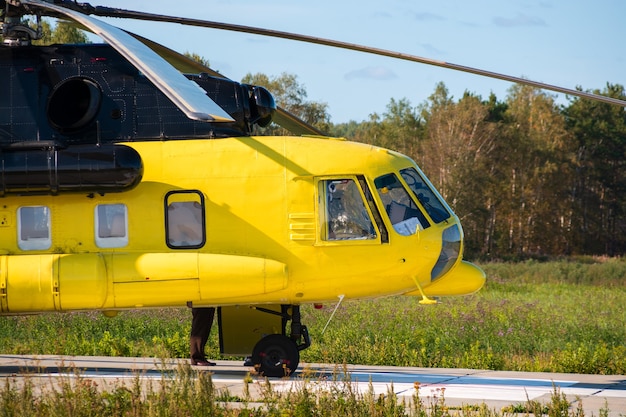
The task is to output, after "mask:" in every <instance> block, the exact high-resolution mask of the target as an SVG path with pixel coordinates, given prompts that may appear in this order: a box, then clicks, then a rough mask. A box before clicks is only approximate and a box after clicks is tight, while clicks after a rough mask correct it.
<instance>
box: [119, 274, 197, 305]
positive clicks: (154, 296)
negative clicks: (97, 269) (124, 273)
mask: <svg viewBox="0 0 626 417" xmlns="http://www.w3.org/2000/svg"><path fill="white" fill-rule="evenodd" d="M113 292H114V294H115V308H139V307H167V306H182V305H185V304H186V303H187V302H188V301H191V300H197V299H198V297H199V293H198V280H197V279H177V280H172V281H144V282H117V283H114V284H113Z"/></svg>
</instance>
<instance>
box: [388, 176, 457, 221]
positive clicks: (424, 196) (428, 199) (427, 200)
mask: <svg viewBox="0 0 626 417" xmlns="http://www.w3.org/2000/svg"><path fill="white" fill-rule="evenodd" d="M400 175H402V179H404V181H405V182H406V183H407V185H408V186H409V187H410V188H411V191H413V194H414V195H415V197H416V198H417V200H418V201H419V202H420V203H421V204H422V206H424V209H425V210H426V212H427V213H428V215H429V216H430V218H431V219H433V221H434V222H435V223H437V224H438V223H441V222H442V221H444V220H447V219H449V218H450V216H451V215H452V214H451V213H450V212H449V211H448V209H447V208H446V206H445V205H444V204H443V203H442V202H441V200H440V199H439V197H438V196H437V194H435V193H434V192H433V190H432V189H431V188H430V186H429V185H428V183H427V182H426V180H425V179H424V178H423V177H422V176H421V175H420V174H419V173H418V172H417V170H415V169H414V168H406V169H403V170H401V171H400Z"/></svg>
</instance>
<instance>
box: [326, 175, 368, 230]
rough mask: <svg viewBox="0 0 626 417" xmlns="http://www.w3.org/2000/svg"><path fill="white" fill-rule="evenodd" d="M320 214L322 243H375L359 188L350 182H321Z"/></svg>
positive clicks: (336, 180)
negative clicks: (359, 241)
mask: <svg viewBox="0 0 626 417" xmlns="http://www.w3.org/2000/svg"><path fill="white" fill-rule="evenodd" d="M320 196H322V198H323V201H324V210H322V215H323V219H322V224H323V231H322V239H324V240H330V241H337V240H369V239H377V235H376V229H375V228H374V225H373V223H372V219H371V217H370V214H369V212H368V211H367V208H366V205H365V201H364V199H363V194H362V192H361V190H360V187H359V185H358V184H357V182H355V181H354V180H352V179H333V180H324V181H320Z"/></svg>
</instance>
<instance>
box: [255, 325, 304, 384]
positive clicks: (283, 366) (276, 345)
mask: <svg viewBox="0 0 626 417" xmlns="http://www.w3.org/2000/svg"><path fill="white" fill-rule="evenodd" d="M252 363H254V367H255V368H256V369H257V371H258V372H259V374H260V375H263V376H269V377H284V376H290V375H291V374H292V373H293V372H295V370H296V369H297V368H298V364H299V363H300V352H299V351H298V347H297V346H296V344H295V343H294V342H293V340H291V339H290V338H288V337H287V336H283V335H282V334H271V335H269V336H265V337H264V338H263V339H261V340H259V342H258V343H257V344H256V346H254V350H253V351H252Z"/></svg>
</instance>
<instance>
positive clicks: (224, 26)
mask: <svg viewBox="0 0 626 417" xmlns="http://www.w3.org/2000/svg"><path fill="white" fill-rule="evenodd" d="M89 12H90V13H93V14H95V15H98V16H106V17H119V18H127V19H137V20H149V21H158V22H169V23H179V24H181V25H186V26H199V27H204V28H212V29H221V30H228V31H231V32H242V33H250V34H254V35H262V36H269V37H273V38H281V39H289V40H294V41H300V42H307V43H314V44H318V45H324V46H332V47H334V48H341V49H348V50H352V51H358V52H365V53H369V54H374V55H381V56H386V57H390V58H396V59H402V60H405V61H411V62H418V63H421V64H428V65H434V66H437V67H443V68H448V69H452V70H456V71H462V72H469V73H472V74H477V75H482V76H485V77H490V78H496V79H500V80H504V81H510V82H513V83H518V84H525V85H530V86H533V87H537V88H541V89H545V90H550V91H556V92H559V93H563V94H568V95H572V96H577V97H581V98H587V99H590V100H597V101H601V102H605V103H609V104H615V105H618V106H622V107H626V101H624V100H619V99H615V98H612V97H607V96H602V95H599V94H592V93H587V92H584V91H579V90H573V89H570V88H564V87H559V86H556V85H552V84H546V83H541V82H537V81H532V80H528V79H526V78H521V77H513V76H510V75H505V74H499V73H496V72H491V71H485V70H481V69H478V68H472V67H466V66H464V65H457V64H453V63H450V62H445V61H439V60H435V59H429V58H423V57H420V56H416V55H409V54H404V53H401V52H394V51H390V50H386V49H379V48H372V47H369V46H363V45H358V44H353V43H347V42H341V41H335V40H332V39H324V38H318V37H314V36H307V35H300V34H297V33H290V32H282V31H277V30H270V29H263V28H257V27H252V26H244V25H234V24H229V23H220V22H213V21H208V20H200V19H192V18H184V17H176V16H167V15H160V14H153V13H144V12H137V11H132V10H124V9H115V8H111V7H102V6H98V7H92V8H90V10H89Z"/></svg>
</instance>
